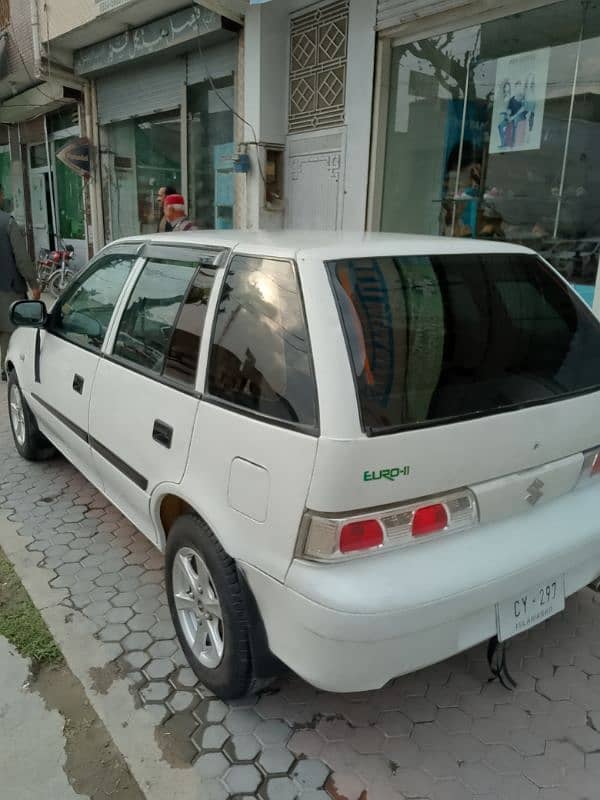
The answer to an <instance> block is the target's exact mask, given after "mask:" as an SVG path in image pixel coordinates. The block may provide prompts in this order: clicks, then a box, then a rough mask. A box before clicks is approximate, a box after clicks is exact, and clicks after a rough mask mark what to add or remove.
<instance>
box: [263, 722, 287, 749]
mask: <svg viewBox="0 0 600 800" xmlns="http://www.w3.org/2000/svg"><path fill="white" fill-rule="evenodd" d="M290 733H291V730H290V726H289V725H287V724H286V723H285V722H282V721H281V720H274V719H269V720H263V721H262V722H260V723H259V724H258V725H257V727H256V729H255V731H254V734H255V736H256V738H257V739H258V740H259V741H260V742H262V744H263V745H265V746H269V745H280V746H281V745H284V744H285V743H286V742H287V740H288V739H289V737H290Z"/></svg>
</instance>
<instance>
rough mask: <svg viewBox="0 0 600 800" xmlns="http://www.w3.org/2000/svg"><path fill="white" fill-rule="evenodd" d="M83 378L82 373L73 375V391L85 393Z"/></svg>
mask: <svg viewBox="0 0 600 800" xmlns="http://www.w3.org/2000/svg"><path fill="white" fill-rule="evenodd" d="M83 383H84V381H83V378H82V377H81V375H74V376H73V391H74V392H77V394H83Z"/></svg>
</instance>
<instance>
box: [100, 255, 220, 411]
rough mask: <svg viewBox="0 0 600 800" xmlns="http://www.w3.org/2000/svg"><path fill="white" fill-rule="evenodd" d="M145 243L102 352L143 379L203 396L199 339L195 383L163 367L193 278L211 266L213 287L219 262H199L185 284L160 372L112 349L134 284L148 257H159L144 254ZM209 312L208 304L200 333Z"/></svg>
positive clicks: (177, 259)
mask: <svg viewBox="0 0 600 800" xmlns="http://www.w3.org/2000/svg"><path fill="white" fill-rule="evenodd" d="M146 244H147V243H142V248H143V252H142V253H141V255H140V257H139V262H141V263H139V264H138V265H137V266H136V269H135V271H134V270H132V272H131V274H130V275H129V278H128V281H129V282H130V284H131V285H130V286H128V283H127V282H126V283H125V285H124V286H123V291H122V293H121V298H120V300H121V307H120V308H119V314H118V318H116V319H115V318H114V316H113V321H114V329H113V330H111V338H110V341H109V339H108V335H107V336H105V338H104V345H105V349H104V350H103V355H104V357H105V358H106V359H107V360H108V361H111V362H113V363H115V364H118V365H119V366H121V367H124V368H125V369H130V370H131V371H132V372H136V373H138V374H139V375H143V376H144V377H145V378H150V379H152V380H155V381H157V382H158V383H162V384H164V385H165V386H169V387H171V388H172V389H178V390H179V391H181V392H183V393H184V394H188V395H191V396H194V397H199V398H200V397H202V392H199V391H198V390H197V388H196V387H197V385H198V380H199V378H200V365H201V358H200V356H201V349H202V341H201V342H200V348H199V349H198V361H197V363H196V375H195V378H194V382H193V383H192V384H185V383H183V382H182V381H181V382H180V381H177V380H174V379H173V378H169V377H168V376H165V375H164V369H165V364H166V359H167V356H168V354H169V351H170V348H171V342H172V340H173V335H174V333H175V330H176V327H177V323H178V321H179V318H180V316H181V312H182V310H183V306H184V304H185V301H186V300H187V298H188V297H189V293H190V291H191V289H192V286H193V285H194V281H195V280H196V277H197V275H198V272H199V271H200V269H202V268H204V269H210V270H213V271H214V274H215V278H214V281H213V289H214V287H215V283H216V282H217V277H218V270H219V265H218V264H211V263H208V262H206V261H203V260H200V261H198V263H197V264H196V269H195V270H194V273H193V276H192V277H191V279H190V282H189V284H188V287H187V289H186V292H185V294H184V297H183V300H182V301H181V303H180V304H179V308H178V309H177V315H176V317H175V320H174V322H173V325H172V327H171V333H170V336H169V345H168V347H167V350H166V353H165V364H163V370H162V372H161V373H160V375H159V374H157V373H156V372H152V371H151V370H149V369H146V367H143V366H142V365H141V364H136V363H135V362H133V361H128V360H127V359H126V358H123V357H122V356H119V355H118V354H116V353H115V352H114V349H115V344H116V341H117V336H118V334H119V329H120V327H121V321H122V319H123V315H124V314H125V312H126V311H127V307H128V305H129V301H130V299H131V297H132V295H133V292H134V291H135V287H136V286H137V284H138V282H139V280H140V278H141V277H142V275H143V273H144V270H145V268H146V265H147V264H148V262H149V261H150V260H151V259H154V258H156V259H157V260H158V259H159V258H160V257H159V256H154V255H150V256H147V254H146V249H147V248H146ZM150 244H152V243H150ZM165 247H167V248H173V249H174V250H175V249H176V248H177V247H178V245H177V244H176V243H174V244H172V245H171V244H169V245H165ZM179 247H180V249H183V250H188V251H189V250H191V249H197V250H199V251H204V252H206V251H207V249H208V248H205V247H202V246H199V247H198V248H189V247H186V246H183V248H181V245H179ZM161 249H162V246H161ZM223 252H224V251H223V249H220V250H218V253H217V255H216V258H215V260H216V261H218V260H219V258H220V257H221V254H222V253H223ZM162 260H163V261H183V262H186V261H189V262H190V263H193V262H195V260H196V259H195V258H194V259H189V258H181V259H179V258H176V257H172V258H165V257H164V256H162ZM213 289H211V297H212V294H213ZM208 314H209V309H208V307H207V312H206V318H205V321H204V325H205V327H204V329H203V333H205V332H206V323H207V321H208Z"/></svg>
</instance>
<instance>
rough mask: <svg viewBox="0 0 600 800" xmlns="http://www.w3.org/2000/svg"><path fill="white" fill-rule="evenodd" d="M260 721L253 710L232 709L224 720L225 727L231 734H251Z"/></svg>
mask: <svg viewBox="0 0 600 800" xmlns="http://www.w3.org/2000/svg"><path fill="white" fill-rule="evenodd" d="M260 721H261V720H260V717H259V716H258V714H257V713H256V711H255V710H254V709H253V708H234V709H232V710H231V711H230V712H229V713H228V714H227V716H226V718H225V727H226V728H227V730H229V731H231V733H252V731H253V730H254V729H255V728H256V726H257V725H258V723H259V722H260Z"/></svg>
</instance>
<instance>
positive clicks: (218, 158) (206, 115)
mask: <svg viewBox="0 0 600 800" xmlns="http://www.w3.org/2000/svg"><path fill="white" fill-rule="evenodd" d="M223 100H225V102H226V103H227V104H228V105H229V106H231V108H233V107H234V102H235V98H234V96H233V75H232V76H230V77H228V78H222V79H220V80H216V81H214V86H213V87H211V86H210V85H209V83H208V81H206V82H204V83H199V84H197V85H195V86H192V87H191V88H190V91H189V98H188V112H189V123H188V124H189V128H188V130H189V135H188V141H189V145H188V148H189V154H188V158H189V170H190V176H189V186H190V216H191V217H192V218H193V219H194V221H195V222H196V225H198V227H200V228H232V227H233V205H234V182H233V161H232V158H233V150H234V143H233V114H232V113H231V110H230V109H229V108H227V105H225V104H224V103H223Z"/></svg>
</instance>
